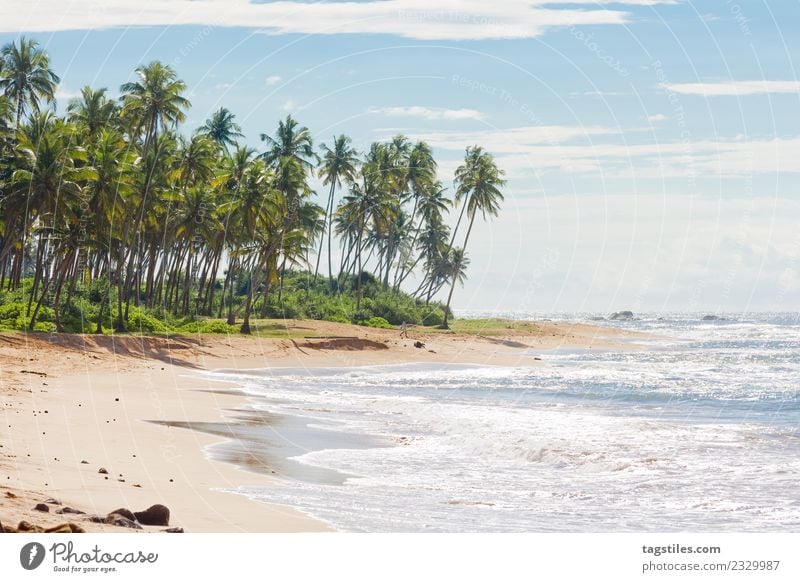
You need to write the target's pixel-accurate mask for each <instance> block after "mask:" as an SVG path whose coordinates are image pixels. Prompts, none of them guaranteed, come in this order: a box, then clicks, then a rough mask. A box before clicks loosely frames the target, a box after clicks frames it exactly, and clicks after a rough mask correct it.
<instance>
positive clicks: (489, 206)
mask: <svg viewBox="0 0 800 582" xmlns="http://www.w3.org/2000/svg"><path fill="white" fill-rule="evenodd" d="M504 174H505V172H503V170H501V169H499V168H498V167H497V165H496V164H495V163H494V158H493V157H492V155H491V154H490V153H488V152H484V151H483V149H482V148H480V147H478V146H473V147H470V148H467V153H466V156H465V158H464V164H463V165H461V166H459V167H458V168H457V169H456V179H455V184H456V196H455V200H454V203H455V204H456V205H458V204H459V203H460V202H462V201H463V207H462V213H461V214H462V216H463V213H464V209H466V212H467V217H468V218H469V227H468V228H467V235H466V237H465V238H464V246H463V247H462V249H463V251H466V248H467V244H468V243H469V236H470V234H471V233H472V226H473V225H474V224H475V216H476V215H477V214H478V212H480V213H481V215H482V216H483V219H484V220H486V219H487V216H497V214H498V212H499V210H500V202H501V201H502V200H503V194H502V192H500V188H501V187H502V186H504V185H505V183H506V181H505V180H504V179H503V175H504ZM460 222H461V218H460V217H459V223H460ZM457 228H458V225H456V229H457ZM455 235H456V231H455V230H454V231H453V237H454V238H455ZM451 247H452V244H451ZM462 254H463V253H462ZM451 281H452V284H451V286H450V294H449V295H448V297H447V306H446V308H445V312H444V322H443V323H442V327H444V328H445V329H446V328H447V319H448V315H449V313H450V300H451V299H452V298H453V290H454V289H455V286H456V277H455V276H452V277H451Z"/></svg>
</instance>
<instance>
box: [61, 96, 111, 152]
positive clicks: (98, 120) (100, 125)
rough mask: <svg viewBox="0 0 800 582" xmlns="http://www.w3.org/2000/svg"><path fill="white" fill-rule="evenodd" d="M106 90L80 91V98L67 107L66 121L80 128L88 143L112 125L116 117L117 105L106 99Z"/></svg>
mask: <svg viewBox="0 0 800 582" xmlns="http://www.w3.org/2000/svg"><path fill="white" fill-rule="evenodd" d="M106 91H107V89H105V88H102V89H92V88H91V87H84V88H83V89H81V96H80V98H77V99H73V100H71V101H70V102H69V105H67V119H69V120H70V121H71V122H72V123H75V124H76V125H78V126H80V127H81V128H82V129H83V131H84V132H85V135H86V137H87V140H88V141H89V142H93V141H95V139H96V138H97V136H98V135H99V134H100V132H101V131H102V130H103V129H104V128H107V127H108V126H109V125H113V122H114V121H115V120H116V117H117V115H118V113H119V112H118V110H117V104H116V103H115V102H114V101H112V100H111V99H109V98H108V97H106Z"/></svg>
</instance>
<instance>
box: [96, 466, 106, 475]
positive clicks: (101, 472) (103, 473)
mask: <svg viewBox="0 0 800 582" xmlns="http://www.w3.org/2000/svg"><path fill="white" fill-rule="evenodd" d="M98 473H100V474H101V475H108V469H105V468H104V467H100V470H99V471H98Z"/></svg>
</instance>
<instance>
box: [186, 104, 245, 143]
mask: <svg viewBox="0 0 800 582" xmlns="http://www.w3.org/2000/svg"><path fill="white" fill-rule="evenodd" d="M235 117H236V116H235V115H234V114H233V113H231V112H230V111H228V110H227V109H225V108H224V107H220V108H219V109H217V110H216V111H215V112H214V113H213V114H212V115H211V117H209V118H208V120H206V122H205V123H204V124H203V125H201V126H200V128H199V129H198V130H197V132H198V133H200V134H202V135H205V136H207V137H209V138H211V139H212V140H214V141H215V142H217V143H218V144H219V145H220V146H221V147H222V148H224V149H225V151H227V150H228V147H229V146H233V145H236V140H237V139H238V138H240V137H244V135H243V134H242V128H241V127H239V125H238V124H237V123H236V122H235V121H234V118H235Z"/></svg>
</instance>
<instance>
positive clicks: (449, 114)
mask: <svg viewBox="0 0 800 582" xmlns="http://www.w3.org/2000/svg"><path fill="white" fill-rule="evenodd" d="M369 112H370V113H376V114H379V115H387V116H393V117H419V118H422V119H430V120H434V119H444V120H459V119H483V117H484V115H483V113H481V112H480V111H476V110H474V109H434V108H431V107H421V106H419V105H415V106H411V107H374V108H372V109H370V110H369Z"/></svg>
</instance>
